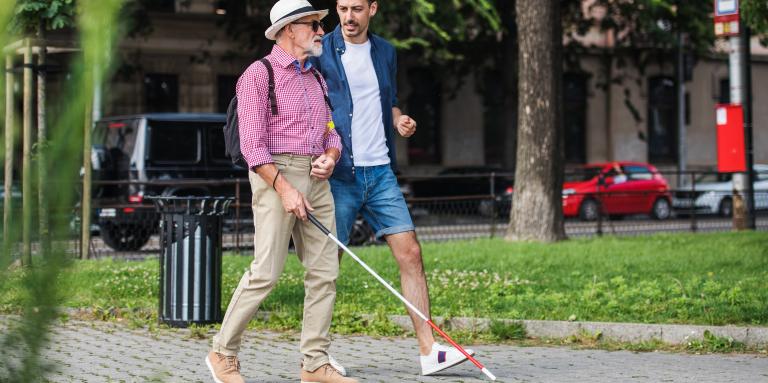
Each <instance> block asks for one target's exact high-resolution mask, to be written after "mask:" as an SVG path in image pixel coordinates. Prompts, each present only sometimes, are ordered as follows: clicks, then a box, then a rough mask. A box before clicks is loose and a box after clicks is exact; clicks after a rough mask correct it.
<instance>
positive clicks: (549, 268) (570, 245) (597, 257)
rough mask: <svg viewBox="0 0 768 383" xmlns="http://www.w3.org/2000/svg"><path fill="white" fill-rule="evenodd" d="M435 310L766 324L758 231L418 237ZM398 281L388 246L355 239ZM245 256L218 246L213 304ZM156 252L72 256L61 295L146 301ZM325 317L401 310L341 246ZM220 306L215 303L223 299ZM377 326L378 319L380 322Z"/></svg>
mask: <svg viewBox="0 0 768 383" xmlns="http://www.w3.org/2000/svg"><path fill="white" fill-rule="evenodd" d="M423 247H424V249H423V252H424V261H425V267H426V270H427V278H428V281H429V287H430V296H431V298H432V314H433V315H435V316H447V317H456V316H471V317H489V318H494V319H547V320H579V321H615V322H641V323H687V324H702V325H724V324H734V325H762V326H765V325H768V233H765V232H763V233H719V234H674V235H655V236H650V237H636V238H615V237H605V238H596V239H585V240H571V241H567V242H563V243H558V244H551V245H545V244H529V243H506V242H504V241H502V240H499V239H493V240H477V241H461V242H458V241H457V242H446V243H427V244H424V245H423ZM355 251H356V253H357V254H358V255H359V256H360V257H361V258H362V259H364V260H365V261H366V262H367V263H368V264H369V265H370V266H371V267H373V268H374V270H377V271H378V272H379V273H380V274H381V275H382V277H383V278H385V279H386V280H388V281H391V282H392V283H393V284H394V285H395V286H396V287H398V289H399V277H398V272H397V267H396V265H395V262H394V259H393V258H392V257H391V255H390V254H389V249H388V248H387V247H366V248H357V249H355ZM250 260H251V257H250V256H234V255H233V256H226V257H225V258H224V275H223V281H224V282H223V283H224V296H223V297H222V299H223V301H224V302H223V304H224V305H225V306H226V304H227V303H228V302H229V297H230V296H231V293H232V291H233V290H234V288H235V286H236V284H237V282H238V280H239V279H240V277H241V275H242V273H243V271H244V270H245V269H246V268H247V267H248V265H249V262H250ZM158 267H159V266H158V261H157V260H147V261H143V262H125V261H112V260H98V261H76V262H74V263H72V265H71V266H70V267H69V268H68V269H67V270H66V271H65V273H64V275H65V276H64V278H63V279H62V280H61V281H59V286H60V287H61V288H60V291H61V292H62V293H63V294H64V297H63V302H64V306H66V307H85V308H97V309H105V308H120V309H144V310H148V311H154V310H156V308H157V291H158V287H157V285H158ZM302 278H303V269H302V267H301V264H300V263H299V262H298V260H297V258H296V257H295V256H291V257H289V261H288V263H287V265H286V271H285V273H284V275H283V277H282V279H281V281H280V283H279V284H278V286H277V288H276V289H275V290H274V291H273V293H272V295H271V296H270V297H269V298H268V299H267V300H266V301H265V302H264V303H263V305H262V309H263V310H267V311H271V312H274V313H276V314H277V315H275V316H274V319H273V320H274V321H276V322H277V323H278V325H277V327H285V328H298V326H299V325H300V319H301V315H300V313H301V309H302V308H301V305H302V302H303V294H304V291H303V284H302ZM337 289H338V296H337V302H336V311H335V317H334V326H336V327H337V328H338V327H339V326H345V330H347V331H352V332H354V331H355V328H356V327H360V326H366V325H367V324H365V323H364V322H363V321H360V320H359V318H360V314H362V313H369V314H405V309H404V307H403V305H402V304H401V303H400V302H399V301H398V300H397V299H396V298H395V297H394V296H392V295H391V294H390V293H389V292H388V291H386V289H384V288H383V287H382V286H380V285H379V284H378V282H376V280H375V279H373V278H372V277H371V276H370V275H369V274H368V273H367V272H366V271H365V270H363V269H362V267H360V266H359V265H358V264H357V263H356V262H354V260H352V259H351V257H348V256H347V257H345V258H344V260H343V262H342V270H341V276H340V278H339V280H338V286H337ZM24 296H25V295H24V293H23V289H22V288H21V272H18V271H17V272H13V273H11V275H10V280H8V281H7V284H6V288H5V290H4V291H2V292H0V311H5V312H12V311H18V310H19V307H21V305H22V304H23V299H24ZM224 308H226V307H224ZM384 332H386V331H384Z"/></svg>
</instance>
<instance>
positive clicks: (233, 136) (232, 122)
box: [224, 57, 333, 168]
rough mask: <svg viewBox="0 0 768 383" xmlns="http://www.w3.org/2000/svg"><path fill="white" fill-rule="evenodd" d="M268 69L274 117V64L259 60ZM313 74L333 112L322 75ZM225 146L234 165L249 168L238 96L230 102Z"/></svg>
mask: <svg viewBox="0 0 768 383" xmlns="http://www.w3.org/2000/svg"><path fill="white" fill-rule="evenodd" d="M259 62H261V63H262V64H264V66H265V67H266V68H267V75H268V76H269V104H270V106H271V109H272V115H273V116H276V115H277V97H276V96H275V73H274V71H273V70H272V64H270V62H269V60H267V58H266V57H264V58H262V59H261V60H259ZM312 74H313V75H315V79H317V82H318V83H319V84H320V88H322V89H323V96H324V97H325V103H326V104H328V109H329V110H330V111H333V106H331V99H330V98H329V97H328V94H327V93H325V90H324V88H323V82H322V81H321V80H320V74H319V73H318V72H317V70H316V69H315V68H312ZM224 146H225V148H226V151H227V156H228V157H229V158H231V159H232V163H233V164H235V165H237V166H240V167H243V168H247V167H248V163H247V162H246V161H245V158H244V157H243V153H241V152H240V127H239V125H238V123H237V95H235V96H234V97H232V101H230V102H229V107H227V123H226V125H224Z"/></svg>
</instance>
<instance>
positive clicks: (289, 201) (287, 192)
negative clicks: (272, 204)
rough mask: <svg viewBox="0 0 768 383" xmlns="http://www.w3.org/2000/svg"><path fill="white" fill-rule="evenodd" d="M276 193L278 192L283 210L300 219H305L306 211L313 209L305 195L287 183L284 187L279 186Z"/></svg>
mask: <svg viewBox="0 0 768 383" xmlns="http://www.w3.org/2000/svg"><path fill="white" fill-rule="evenodd" d="M278 193H279V194H280V200H282V202H283V208H284V209H285V212H286V213H292V214H295V215H296V217H298V218H299V219H300V220H302V221H306V220H307V211H310V212H312V211H315V209H314V208H313V207H312V205H310V204H309V201H308V200H307V197H305V196H304V194H301V192H300V191H298V190H296V189H295V188H294V187H293V186H290V185H287V187H286V188H281V189H280V191H278Z"/></svg>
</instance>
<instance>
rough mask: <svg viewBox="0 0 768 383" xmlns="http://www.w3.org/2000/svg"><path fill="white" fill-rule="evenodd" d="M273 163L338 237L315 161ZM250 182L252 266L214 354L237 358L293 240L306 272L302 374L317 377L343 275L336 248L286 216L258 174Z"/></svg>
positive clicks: (294, 158)
mask: <svg viewBox="0 0 768 383" xmlns="http://www.w3.org/2000/svg"><path fill="white" fill-rule="evenodd" d="M273 160H274V162H275V165H276V166H277V167H278V169H280V174H281V175H282V176H283V177H285V178H286V179H287V180H288V182H290V183H291V185H293V187H295V188H296V189H297V190H299V191H300V192H301V193H303V194H304V195H305V196H306V197H307V199H308V200H309V203H310V204H311V205H312V207H313V208H314V209H315V211H314V212H313V213H312V214H313V215H314V216H315V217H316V218H317V219H318V220H319V221H320V222H321V223H322V224H323V225H325V227H327V228H328V229H329V230H330V231H331V233H333V234H334V235H335V233H336V219H335V215H334V214H335V213H334V206H333V196H332V195H331V188H330V184H329V182H328V181H320V180H317V179H313V178H310V176H309V173H310V170H311V161H312V158H311V157H308V156H299V155H286V154H284V155H275V156H273ZM248 177H249V180H250V183H251V190H252V191H253V201H252V207H253V224H254V227H255V235H254V239H253V242H254V260H253V262H252V263H251V266H250V269H249V270H248V271H246V272H245V274H244V275H243V277H242V278H241V279H240V283H239V285H238V286H237V289H236V290H235V293H234V294H233V295H232V300H231V301H230V302H229V307H228V308H227V313H226V314H225V315H224V321H223V322H222V324H221V330H219V333H218V334H217V335H216V336H214V338H213V350H214V351H216V352H218V353H221V354H224V355H230V356H231V355H237V353H238V351H239V350H240V343H241V341H242V335H243V332H244V331H245V328H246V326H247V325H248V322H249V321H250V320H251V319H252V318H253V316H254V315H255V314H256V310H257V309H258V308H259V304H261V302H262V301H263V300H264V299H265V298H266V297H267V295H269V293H270V292H271V291H272V288H274V286H275V284H276V283H277V281H278V279H279V278H280V275H281V274H282V272H283V267H284V266H285V260H286V257H287V256H288V242H289V240H290V238H291V235H293V241H294V244H295V246H296V252H297V254H298V256H299V260H300V261H301V263H302V264H303V265H304V269H305V270H306V271H305V275H304V320H303V324H302V331H301V342H300V351H301V353H302V354H303V355H304V359H303V368H304V369H305V370H307V371H314V370H316V369H317V368H318V367H320V366H322V365H324V364H326V363H328V352H327V351H328V347H329V346H330V343H331V342H330V337H329V334H328V333H329V330H330V326H331V317H332V315H333V304H334V302H335V300H336V278H337V277H338V274H339V259H338V247H337V246H336V244H335V243H334V242H333V241H331V240H330V239H329V238H328V237H327V236H326V235H324V234H323V233H322V232H321V231H320V230H319V229H318V228H316V227H315V226H314V225H312V223H311V222H309V221H306V222H304V221H301V220H299V219H298V218H296V216H295V215H293V214H290V213H286V212H285V209H284V208H283V204H282V201H281V200H280V197H279V196H278V194H277V193H276V192H275V191H274V190H273V189H272V185H271V184H270V185H267V183H266V182H264V180H262V179H261V177H260V176H258V175H257V174H256V173H254V172H249V175H248ZM265 351H267V350H265Z"/></svg>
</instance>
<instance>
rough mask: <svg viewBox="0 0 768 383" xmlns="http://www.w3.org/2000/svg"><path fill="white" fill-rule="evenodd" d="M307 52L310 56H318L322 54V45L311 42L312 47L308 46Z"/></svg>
mask: <svg viewBox="0 0 768 383" xmlns="http://www.w3.org/2000/svg"><path fill="white" fill-rule="evenodd" d="M307 53H308V54H309V55H310V56H311V57H320V56H322V54H323V46H322V45H315V44H314V43H312V48H309V50H308V51H307Z"/></svg>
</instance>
